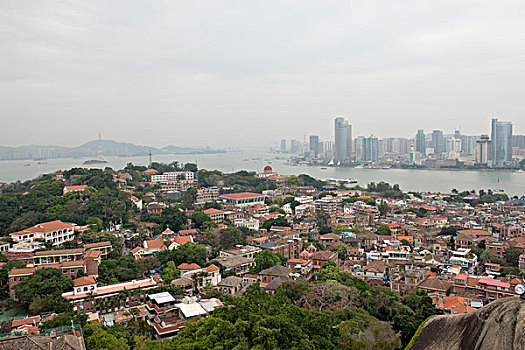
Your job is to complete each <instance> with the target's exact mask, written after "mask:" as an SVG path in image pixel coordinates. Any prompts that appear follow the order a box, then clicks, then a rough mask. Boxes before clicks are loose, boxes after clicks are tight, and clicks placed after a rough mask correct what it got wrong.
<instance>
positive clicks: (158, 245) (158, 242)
mask: <svg viewBox="0 0 525 350" xmlns="http://www.w3.org/2000/svg"><path fill="white" fill-rule="evenodd" d="M146 245H147V246H148V249H159V250H162V249H166V245H165V244H164V241H163V240H162V238H156V239H152V240H149V241H146Z"/></svg>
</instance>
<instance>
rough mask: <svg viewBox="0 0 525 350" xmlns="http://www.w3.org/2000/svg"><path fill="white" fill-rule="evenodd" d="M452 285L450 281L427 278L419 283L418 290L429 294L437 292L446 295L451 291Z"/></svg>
mask: <svg viewBox="0 0 525 350" xmlns="http://www.w3.org/2000/svg"><path fill="white" fill-rule="evenodd" d="M453 285H454V283H453V282H451V281H446V280H442V279H439V278H435V277H430V276H429V277H427V278H426V279H425V280H424V281H423V282H421V283H420V284H419V286H418V288H420V289H422V290H425V291H427V292H428V293H431V292H438V293H443V294H448V293H449V292H450V291H451V290H452V286H453Z"/></svg>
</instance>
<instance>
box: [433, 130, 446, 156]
mask: <svg viewBox="0 0 525 350" xmlns="http://www.w3.org/2000/svg"><path fill="white" fill-rule="evenodd" d="M432 148H434V154H435V155H436V156H440V155H442V154H443V152H445V142H444V140H443V131H441V130H434V131H432Z"/></svg>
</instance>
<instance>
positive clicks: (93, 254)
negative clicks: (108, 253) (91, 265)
mask: <svg viewBox="0 0 525 350" xmlns="http://www.w3.org/2000/svg"><path fill="white" fill-rule="evenodd" d="M101 254H102V253H101V252H100V250H96V249H92V250H88V251H87V252H86V254H84V259H85V258H93V259H96V258H98V257H100V255H101Z"/></svg>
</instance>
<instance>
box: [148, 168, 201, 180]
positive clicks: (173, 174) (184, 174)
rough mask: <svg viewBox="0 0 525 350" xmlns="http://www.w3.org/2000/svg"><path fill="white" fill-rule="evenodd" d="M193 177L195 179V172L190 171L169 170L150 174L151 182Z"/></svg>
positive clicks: (191, 178)
mask: <svg viewBox="0 0 525 350" xmlns="http://www.w3.org/2000/svg"><path fill="white" fill-rule="evenodd" d="M193 179H195V174H194V173H193V172H191V171H170V172H166V173H164V174H159V175H151V182H163V181H175V180H193Z"/></svg>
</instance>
